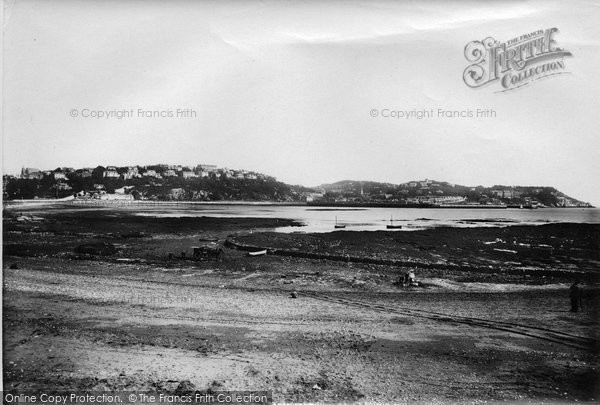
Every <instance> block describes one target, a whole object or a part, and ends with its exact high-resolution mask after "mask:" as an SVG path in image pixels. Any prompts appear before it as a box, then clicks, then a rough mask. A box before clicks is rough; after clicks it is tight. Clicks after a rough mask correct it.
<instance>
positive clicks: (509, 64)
mask: <svg viewBox="0 0 600 405" xmlns="http://www.w3.org/2000/svg"><path fill="white" fill-rule="evenodd" d="M557 32H558V29H557V28H548V29H545V30H538V31H535V32H532V33H530V34H523V35H521V36H519V37H516V38H513V39H511V40H509V41H506V42H502V43H500V42H498V41H496V40H495V39H494V38H492V37H488V38H486V39H484V40H482V41H472V42H469V43H468V44H467V46H465V57H466V58H467V60H468V61H469V62H470V63H471V65H469V66H468V67H467V68H466V69H465V71H464V73H463V80H464V81H465V84H466V85H467V86H469V87H473V88H476V87H481V86H484V85H486V84H490V83H494V82H498V84H499V85H500V89H499V90H498V91H499V92H502V91H509V90H514V89H517V88H519V87H523V86H525V85H528V84H530V83H532V82H533V81H535V80H538V79H541V78H543V77H548V76H552V75H559V74H564V73H568V72H567V71H566V70H565V60H564V58H565V57H567V56H572V55H571V52H569V51H566V50H564V49H562V48H559V47H558V45H557V43H556V40H555V38H554V37H555V35H556V33H557Z"/></svg>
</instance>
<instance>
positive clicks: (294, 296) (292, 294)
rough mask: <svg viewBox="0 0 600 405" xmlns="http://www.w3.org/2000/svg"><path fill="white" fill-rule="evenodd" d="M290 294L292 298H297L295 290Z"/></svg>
mask: <svg viewBox="0 0 600 405" xmlns="http://www.w3.org/2000/svg"><path fill="white" fill-rule="evenodd" d="M290 296H291V297H292V298H298V293H297V292H296V291H292V293H291V294H290Z"/></svg>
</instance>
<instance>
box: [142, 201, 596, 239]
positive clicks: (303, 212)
mask: <svg viewBox="0 0 600 405" xmlns="http://www.w3.org/2000/svg"><path fill="white" fill-rule="evenodd" d="M135 209H136V210H139V212H138V215H144V216H153V217H198V216H209V217H256V218H265V217H268V218H288V219H294V220H296V221H299V222H301V223H302V224H303V225H304V226H302V227H284V228H277V229H276V231H278V232H331V231H333V230H336V229H334V225H335V223H336V217H337V222H338V224H341V225H346V228H345V229H341V230H342V231H343V230H346V231H378V230H386V225H388V224H390V219H391V218H393V219H394V225H402V229H398V230H394V232H403V231H411V230H418V229H425V228H433V227H439V226H453V227H478V226H509V225H519V224H520V225H525V224H529V225H540V224H544V223H552V222H576V223H596V224H598V223H600V209H598V208H544V209H537V210H527V209H511V208H508V209H479V208H478V209H441V208H319V207H290V206H260V205H218V204H214V205H185V206H174V207H170V206H161V207H142V208H137V207H136V208H135ZM338 230H339V229H338Z"/></svg>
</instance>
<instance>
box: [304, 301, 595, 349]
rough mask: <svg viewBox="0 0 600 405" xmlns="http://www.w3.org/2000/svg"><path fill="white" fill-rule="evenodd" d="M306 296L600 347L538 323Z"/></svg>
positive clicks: (569, 344) (582, 338)
mask: <svg viewBox="0 0 600 405" xmlns="http://www.w3.org/2000/svg"><path fill="white" fill-rule="evenodd" d="M303 295H306V296H308V297H311V298H314V299H317V300H321V301H325V302H330V303H337V304H343V305H349V306H354V307H359V308H366V309H371V310H373V311H378V312H384V313H388V314H396V315H403V316H412V317H416V318H424V319H430V320H434V321H438V322H447V323H458V324H465V325H470V326H475V327H481V328H486V329H495V330H500V331H504V332H510V333H513V334H517V335H522V336H527V337H531V338H536V339H541V340H546V341H549V342H553V343H557V344H561V345H564V346H568V347H572V348H575V349H580V350H586V351H595V350H597V348H598V342H597V341H596V340H594V339H590V338H587V337H583V336H577V335H572V334H569V333H565V332H561V331H557V330H553V329H548V328H542V327H537V326H530V325H522V324H518V323H512V322H504V321H494V320H490V319H482V318H473V317H467V316H460V315H451V314H444V313H440V312H432V311H424V310H418V309H413V308H407V307H395V308H390V307H387V306H384V305H381V304H373V303H367V302H364V301H358V300H350V299H347V298H340V297H332V296H328V295H325V294H323V293H318V292H308V291H305V292H303Z"/></svg>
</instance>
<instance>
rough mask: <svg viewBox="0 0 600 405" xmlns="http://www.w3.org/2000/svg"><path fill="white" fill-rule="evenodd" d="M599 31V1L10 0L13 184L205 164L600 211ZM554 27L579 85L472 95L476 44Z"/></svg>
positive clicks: (6, 116)
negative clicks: (52, 175)
mask: <svg viewBox="0 0 600 405" xmlns="http://www.w3.org/2000/svg"><path fill="white" fill-rule="evenodd" d="M599 20H600V3H598V2H594V1H571V2H559V1H493V2H480V1H454V2H448V1H441V0H439V1H423V2H418V3H417V2H413V1H396V2H392V1H346V2H341V1H321V2H317V1H286V2H281V1H179V0H174V1H168V2H165V1H137V0H130V1H115V0H109V1H100V0H97V1H94V0H87V1H74V0H62V1H47V0H44V1H42V0H25V1H5V3H4V18H3V24H4V31H3V73H2V77H3V82H2V84H3V120H2V130H3V135H2V142H3V148H2V151H3V152H2V167H3V173H5V174H18V173H19V172H20V169H21V167H35V168H39V169H54V168H56V167H60V166H68V167H75V168H79V167H95V166H97V165H104V166H106V165H118V166H125V165H134V164H139V165H145V164H155V163H168V164H187V165H195V164H199V163H205V164H216V165H218V166H221V167H229V168H234V169H248V170H254V171H257V172H262V173H265V174H269V175H272V176H275V177H277V178H278V179H279V180H281V181H285V182H287V183H291V184H302V185H306V186H315V185H318V184H322V183H330V182H335V181H339V180H345V179H354V180H373V181H384V182H391V183H403V182H406V181H410V180H419V179H425V178H428V179H435V180H439V181H448V182H451V183H456V184H463V185H469V186H475V185H484V186H491V185H495V184H502V185H536V186H554V187H556V188H558V189H559V190H561V191H563V192H565V193H566V194H568V195H570V196H572V197H574V198H577V199H580V200H583V201H588V202H591V203H592V204H594V205H600V189H599V187H598V181H597V179H598V175H600V148H599V147H598V144H599V142H598V133H597V132H598V131H597V129H598V113H599V112H600V78H599V73H598V71H599V69H598V68H599V67H600V52H599V51H600V49H599V48H600V25H599V24H597V21H599ZM552 27H556V28H558V29H559V31H558V32H557V33H556V34H555V40H556V42H557V44H558V46H559V47H561V48H563V49H565V50H568V51H570V52H571V53H572V57H568V58H565V60H564V63H565V69H564V70H565V71H566V72H568V73H567V74H561V75H554V76H550V77H547V78H544V79H542V80H538V81H535V82H532V83H531V84H529V85H527V86H523V87H521V88H518V89H516V90H512V91H508V92H498V90H501V89H502V88H501V86H500V85H499V84H498V83H497V82H496V83H495V84H494V83H493V84H490V85H487V86H482V87H480V88H471V87H468V86H467V85H466V84H465V82H464V81H463V72H464V70H465V69H466V68H467V66H468V65H469V64H470V63H469V62H468V61H467V59H466V58H465V55H464V49H465V46H466V45H467V44H468V43H469V42H471V41H474V40H483V39H484V38H487V37H493V38H494V39H496V40H498V41H500V42H505V41H508V40H510V39H512V38H515V37H519V36H521V35H523V34H528V33H531V32H534V31H537V30H544V29H547V28H552ZM178 109H180V110H183V111H188V113H189V116H188V115H185V114H183V115H182V116H179V117H178V116H177V110H178ZM432 109H433V111H434V112H435V113H436V116H435V117H431V118H426V119H416V118H410V119H407V118H400V119H398V118H392V117H390V116H389V115H391V111H410V110H421V111H422V110H432ZM438 109H443V110H450V111H468V110H471V111H473V112H474V113H475V112H476V111H477V109H490V110H493V111H494V116H492V117H488V118H477V117H473V118H471V117H454V118H443V117H442V118H440V117H438V116H437V112H438ZM111 111H112V113H111ZM123 111H126V112H127V113H129V115H130V116H123V117H122V118H121V119H117V118H116V114H117V112H121V113H122V112H123ZM148 111H150V114H152V112H157V113H162V114H163V115H166V116H163V117H161V116H151V117H148V116H146V114H147V112H148ZM373 111H375V112H373ZM102 113H104V114H106V116H104V117H100V118H99V117H98V115H100V114H102ZM108 114H112V115H108ZM169 115H172V116H169ZM373 115H377V116H373Z"/></svg>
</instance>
